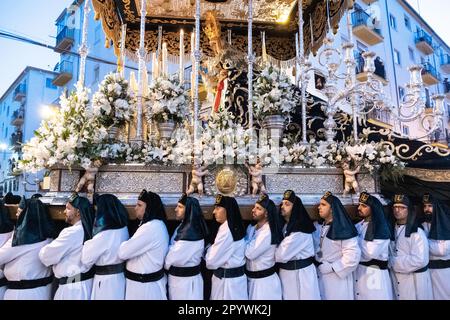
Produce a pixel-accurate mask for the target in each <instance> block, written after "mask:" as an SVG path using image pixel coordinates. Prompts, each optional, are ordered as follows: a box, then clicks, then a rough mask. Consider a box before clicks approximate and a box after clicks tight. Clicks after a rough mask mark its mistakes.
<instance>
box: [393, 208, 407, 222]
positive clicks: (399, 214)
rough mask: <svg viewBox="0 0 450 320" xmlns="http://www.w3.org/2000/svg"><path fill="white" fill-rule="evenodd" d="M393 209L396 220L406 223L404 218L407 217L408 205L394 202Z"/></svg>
mask: <svg viewBox="0 0 450 320" xmlns="http://www.w3.org/2000/svg"><path fill="white" fill-rule="evenodd" d="M393 210H394V217H395V219H396V220H397V222H400V223H406V219H407V218H408V207H407V206H405V205H404V204H394V206H393Z"/></svg>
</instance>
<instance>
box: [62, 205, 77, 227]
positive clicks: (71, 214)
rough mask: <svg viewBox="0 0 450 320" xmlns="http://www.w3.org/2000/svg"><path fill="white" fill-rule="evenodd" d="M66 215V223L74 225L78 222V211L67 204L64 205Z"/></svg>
mask: <svg viewBox="0 0 450 320" xmlns="http://www.w3.org/2000/svg"><path fill="white" fill-rule="evenodd" d="M64 213H65V215H66V223H68V224H70V225H74V224H75V223H76V222H78V221H79V220H80V211H79V210H78V209H77V208H75V207H74V206H72V205H71V204H70V203H69V202H67V203H66V210H64Z"/></svg>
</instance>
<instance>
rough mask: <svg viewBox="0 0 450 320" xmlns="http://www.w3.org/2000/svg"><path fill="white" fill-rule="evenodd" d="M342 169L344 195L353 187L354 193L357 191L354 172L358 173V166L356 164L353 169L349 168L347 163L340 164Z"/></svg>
mask: <svg viewBox="0 0 450 320" xmlns="http://www.w3.org/2000/svg"><path fill="white" fill-rule="evenodd" d="M342 169H343V170H344V194H343V195H344V196H346V195H347V194H349V193H350V191H351V190H352V189H353V190H354V191H355V193H359V186H358V180H356V174H357V173H359V170H360V167H359V166H358V167H357V168H356V169H355V170H353V171H352V170H350V165H349V164H348V163H343V164H342Z"/></svg>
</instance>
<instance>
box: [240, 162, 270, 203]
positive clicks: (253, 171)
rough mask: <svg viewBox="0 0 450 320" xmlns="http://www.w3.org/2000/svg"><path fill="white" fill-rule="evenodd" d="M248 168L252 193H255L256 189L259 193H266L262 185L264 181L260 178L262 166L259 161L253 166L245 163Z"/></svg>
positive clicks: (256, 192)
mask: <svg viewBox="0 0 450 320" xmlns="http://www.w3.org/2000/svg"><path fill="white" fill-rule="evenodd" d="M245 166H246V167H247V169H248V173H249V174H250V176H251V177H252V180H251V185H252V195H254V196H255V195H257V194H258V191H259V192H260V193H267V191H266V187H265V186H264V182H263V179H262V176H263V167H262V165H261V162H260V161H258V162H257V163H256V164H255V165H254V166H249V165H248V163H246V164H245Z"/></svg>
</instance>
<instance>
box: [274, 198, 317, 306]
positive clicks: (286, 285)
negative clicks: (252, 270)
mask: <svg viewBox="0 0 450 320" xmlns="http://www.w3.org/2000/svg"><path fill="white" fill-rule="evenodd" d="M280 212H281V215H282V216H283V218H284V220H285V221H286V224H285V225H284V228H283V235H284V238H283V240H282V241H281V243H280V245H279V246H278V248H277V250H276V252H275V260H276V262H278V266H279V267H280V271H279V275H280V279H281V286H282V289H283V300H320V299H321V298H320V291H319V282H318V279H317V271H316V267H315V266H314V244H313V236H312V233H313V232H314V231H315V230H316V228H315V227H314V224H313V222H312V220H311V218H310V216H309V214H308V212H307V211H306V209H305V207H304V206H303V203H302V201H301V200H300V198H299V197H297V196H296V195H295V193H294V191H292V190H287V191H286V192H285V193H284V195H283V200H282V202H281V206H280Z"/></svg>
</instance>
